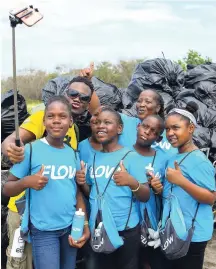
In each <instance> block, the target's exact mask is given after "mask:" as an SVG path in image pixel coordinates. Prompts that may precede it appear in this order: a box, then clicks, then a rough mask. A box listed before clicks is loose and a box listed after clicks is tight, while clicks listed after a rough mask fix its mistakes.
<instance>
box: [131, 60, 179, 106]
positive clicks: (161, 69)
mask: <svg viewBox="0 0 216 269" xmlns="http://www.w3.org/2000/svg"><path fill="white" fill-rule="evenodd" d="M183 85H184V71H183V69H182V68H181V66H180V65H179V64H176V63H173V62H172V61H171V60H168V59H161V58H156V59H152V60H147V61H145V62H143V63H140V64H138V65H137V67H136V68H135V71H134V73H133V75H132V78H131V81H130V83H129V86H128V90H127V92H128V95H129V96H130V97H131V99H132V101H134V100H137V98H138V96H139V94H140V92H141V90H143V89H148V88H154V89H160V90H162V91H163V92H166V93H169V94H170V95H172V96H173V97H175V96H176V95H177V94H178V93H179V92H180V91H181V87H182V86H183Z"/></svg>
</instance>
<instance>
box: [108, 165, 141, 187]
mask: <svg viewBox="0 0 216 269" xmlns="http://www.w3.org/2000/svg"><path fill="white" fill-rule="evenodd" d="M119 168H120V170H118V171H116V172H115V173H114V175H113V179H114V181H115V183H116V185H118V186H129V187H130V186H131V185H133V186H134V181H136V180H135V179H134V178H133V177H132V176H131V175H130V174H128V172H127V170H126V168H125V166H124V164H123V161H120V163H119Z"/></svg>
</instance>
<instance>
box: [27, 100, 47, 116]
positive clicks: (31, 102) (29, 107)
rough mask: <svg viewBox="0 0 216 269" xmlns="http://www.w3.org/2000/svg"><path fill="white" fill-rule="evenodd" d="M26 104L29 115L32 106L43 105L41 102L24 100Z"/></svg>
mask: <svg viewBox="0 0 216 269" xmlns="http://www.w3.org/2000/svg"><path fill="white" fill-rule="evenodd" d="M26 103H27V110H28V112H29V113H30V112H31V109H32V108H33V107H34V106H37V105H39V104H41V103H43V101H41V100H30V99H28V100H26Z"/></svg>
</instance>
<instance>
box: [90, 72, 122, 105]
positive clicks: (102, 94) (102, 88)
mask: <svg viewBox="0 0 216 269" xmlns="http://www.w3.org/2000/svg"><path fill="white" fill-rule="evenodd" d="M92 83H93V85H94V88H95V91H96V93H97V96H98V98H99V100H100V103H101V105H109V106H111V107H112V108H113V109H115V110H118V108H119V106H120V105H121V92H120V91H119V89H118V88H117V87H116V86H115V85H113V84H109V83H105V82H103V81H102V80H100V79H99V78H97V77H93V78H92Z"/></svg>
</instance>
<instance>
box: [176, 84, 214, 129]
mask: <svg viewBox="0 0 216 269" xmlns="http://www.w3.org/2000/svg"><path fill="white" fill-rule="evenodd" d="M175 101H176V105H177V107H179V108H185V107H186V105H187V103H188V102H190V101H193V102H195V103H196V104H197V105H198V107H199V109H198V111H197V113H198V119H197V123H198V125H201V126H202V127H206V128H214V127H215V126H216V111H215V110H213V109H211V108H208V107H207V106H206V105H205V104H204V103H202V102H201V101H199V100H198V99H197V98H196V96H195V90H193V89H192V90H189V89H184V90H183V91H182V92H180V93H179V95H178V96H177V97H176V100H175Z"/></svg>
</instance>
